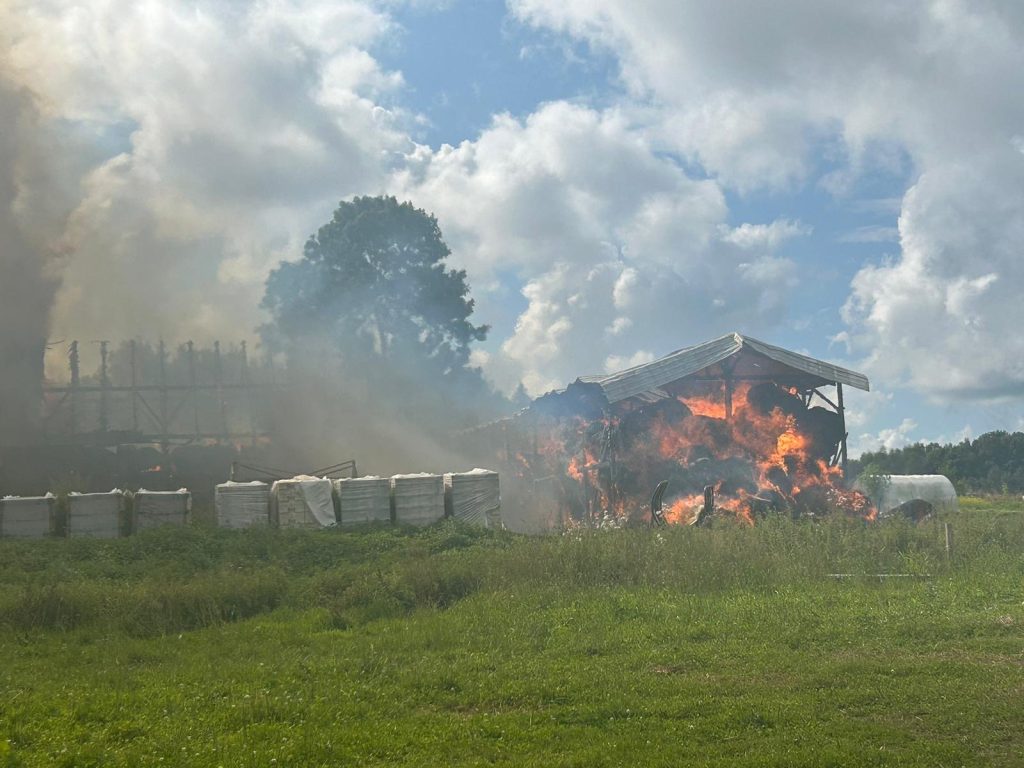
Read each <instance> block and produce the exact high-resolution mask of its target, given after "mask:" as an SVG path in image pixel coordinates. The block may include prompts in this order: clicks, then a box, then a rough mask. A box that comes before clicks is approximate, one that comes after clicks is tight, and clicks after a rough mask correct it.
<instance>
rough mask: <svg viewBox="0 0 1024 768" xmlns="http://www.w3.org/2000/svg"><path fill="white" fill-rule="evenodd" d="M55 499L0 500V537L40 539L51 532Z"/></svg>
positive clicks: (12, 497)
mask: <svg viewBox="0 0 1024 768" xmlns="http://www.w3.org/2000/svg"><path fill="white" fill-rule="evenodd" d="M56 502H57V499H56V497H54V495H53V494H52V493H48V494H46V495H45V496H5V497H4V498H3V500H0V536H9V537H11V538H17V539H41V538H44V537H45V536H48V535H49V533H50V531H51V530H52V522H53V508H54V505H55V504H56Z"/></svg>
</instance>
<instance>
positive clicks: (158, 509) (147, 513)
mask: <svg viewBox="0 0 1024 768" xmlns="http://www.w3.org/2000/svg"><path fill="white" fill-rule="evenodd" d="M133 507H134V523H133V525H132V530H134V531H145V530H148V529H150V528H160V527H161V526H165V525H177V526H183V525H186V524H187V523H188V515H189V512H191V511H192V494H191V493H189V491H188V489H186V488H180V489H178V490H177V491H147V490H146V489H145V488H140V489H139V491H138V492H137V493H136V494H135V497H134V503H133Z"/></svg>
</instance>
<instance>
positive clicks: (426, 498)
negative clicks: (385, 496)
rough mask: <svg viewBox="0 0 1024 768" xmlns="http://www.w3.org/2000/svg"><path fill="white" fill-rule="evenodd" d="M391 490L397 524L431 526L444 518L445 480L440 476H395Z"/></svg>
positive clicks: (423, 474)
mask: <svg viewBox="0 0 1024 768" xmlns="http://www.w3.org/2000/svg"><path fill="white" fill-rule="evenodd" d="M391 488H392V490H393V493H394V499H395V521H396V522H398V523H407V524H410V525H430V524H431V523H435V522H437V521H438V520H440V519H441V518H443V517H444V479H443V478H442V477H441V476H440V475H431V474H428V473H422V474H417V475H395V476H393V477H392V478H391Z"/></svg>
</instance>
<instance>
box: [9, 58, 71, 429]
mask: <svg viewBox="0 0 1024 768" xmlns="http://www.w3.org/2000/svg"><path fill="white" fill-rule="evenodd" d="M37 118H38V114H37V112H36V109H35V106H34V105H33V103H32V100H31V98H30V97H29V96H28V94H26V93H24V92H20V91H18V90H16V89H15V88H13V87H12V86H11V85H10V83H8V82H5V80H4V78H3V72H2V71H0V362H2V365H3V368H2V370H0V444H5V443H12V442H17V441H20V440H23V439H24V438H25V437H26V436H28V435H29V434H30V433H31V432H32V430H33V429H34V428H35V423H34V422H35V416H36V413H37V411H38V406H39V389H40V385H41V380H42V373H43V356H42V350H43V348H44V346H45V344H46V337H47V333H48V331H49V316H50V309H51V307H52V305H53V299H54V294H55V292H56V290H57V287H58V284H59V283H58V280H57V278H56V275H55V270H54V261H55V257H54V255H53V253H52V251H50V250H49V248H50V246H48V245H47V244H46V243H45V242H43V241H41V239H40V237H39V232H38V231H37V230H36V229H35V226H34V225H36V224H38V223H39V222H38V221H33V216H38V214H39V209H38V208H37V206H39V204H40V203H41V202H43V201H40V200H39V199H35V198H34V197H33V195H32V193H31V189H32V186H33V183H38V182H40V181H43V182H45V178H44V177H45V173H46V172H45V168H44V165H43V156H44V150H43V147H42V146H41V145H40V143H39V139H40V138H41V131H42V128H41V126H40V125H39V122H38V119H37Z"/></svg>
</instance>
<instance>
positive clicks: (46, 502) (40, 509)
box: [0, 488, 192, 539]
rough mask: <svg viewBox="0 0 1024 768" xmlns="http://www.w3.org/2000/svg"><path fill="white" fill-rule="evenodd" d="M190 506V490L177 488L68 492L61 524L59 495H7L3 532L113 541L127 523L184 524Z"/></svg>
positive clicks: (0, 512) (0, 508)
mask: <svg viewBox="0 0 1024 768" xmlns="http://www.w3.org/2000/svg"><path fill="white" fill-rule="evenodd" d="M191 510H192V494H191V493H189V492H188V491H187V490H186V489H184V488H182V489H181V490H178V491H147V490H145V489H140V490H139V491H137V492H135V493H128V492H127V491H121V490H118V489H114V490H113V491H110V492H109V493H74V492H72V493H69V494H68V495H67V496H66V497H64V503H63V505H62V512H61V517H62V520H61V521H60V522H62V523H63V525H59V524H58V519H57V518H58V499H57V497H56V496H54V495H53V494H52V493H48V494H46V495H45V496H25V497H22V496H7V497H5V498H4V499H2V500H0V536H3V537H11V538H22V539H40V538H44V537H46V536H52V535H53V534H54V533H56V532H57V531H58V530H59V529H63V530H62V532H63V533H64V534H65V535H67V536H69V537H89V538H97V539H114V538H117V537H118V536H120V535H121V532H122V529H123V522H125V521H127V522H129V524H130V527H131V530H132V531H143V530H147V529H150V528H157V527H160V526H164V525H178V526H181V525H185V524H186V523H187V522H188V518H189V513H190V512H191Z"/></svg>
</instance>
